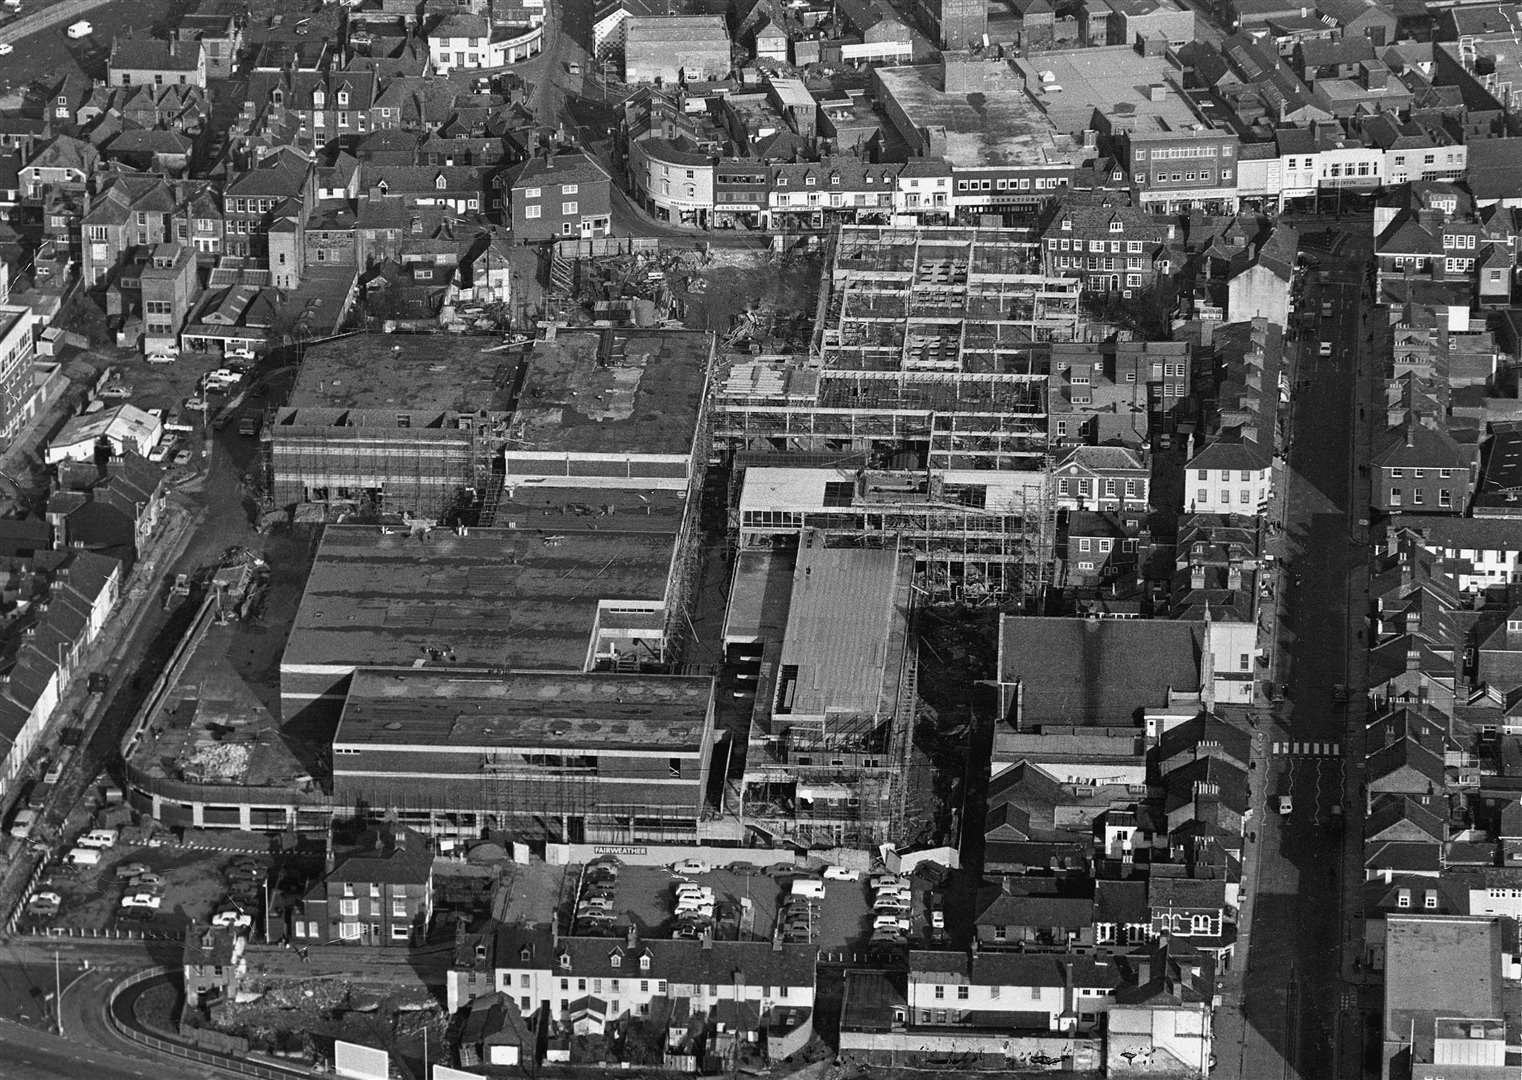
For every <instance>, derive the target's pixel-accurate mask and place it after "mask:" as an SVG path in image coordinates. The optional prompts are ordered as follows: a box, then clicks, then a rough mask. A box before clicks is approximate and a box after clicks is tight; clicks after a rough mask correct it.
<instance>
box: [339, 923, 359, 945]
mask: <svg viewBox="0 0 1522 1080" xmlns="http://www.w3.org/2000/svg"><path fill="white" fill-rule="evenodd" d="M338 936H339V937H341V938H343V939H344V940H345V941H358V940H359V923H357V922H345V923H339V924H338Z"/></svg>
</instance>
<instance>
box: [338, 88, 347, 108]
mask: <svg viewBox="0 0 1522 1080" xmlns="http://www.w3.org/2000/svg"><path fill="white" fill-rule="evenodd" d="M338 107H339V108H340V109H347V108H348V107H349V92H348V91H347V90H340V91H339V92H338Z"/></svg>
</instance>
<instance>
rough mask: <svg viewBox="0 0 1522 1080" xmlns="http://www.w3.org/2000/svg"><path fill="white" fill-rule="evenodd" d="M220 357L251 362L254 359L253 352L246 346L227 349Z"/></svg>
mask: <svg viewBox="0 0 1522 1080" xmlns="http://www.w3.org/2000/svg"><path fill="white" fill-rule="evenodd" d="M222 355H223V356H224V357H226V358H227V359H228V360H252V359H253V358H254V350H253V349H250V348H249V347H248V346H247V345H239V346H238V347H237V348H236V349H228V350H227V351H226V352H225V353H223V354H222Z"/></svg>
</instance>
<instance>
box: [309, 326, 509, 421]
mask: <svg viewBox="0 0 1522 1080" xmlns="http://www.w3.org/2000/svg"><path fill="white" fill-rule="evenodd" d="M498 340H499V339H497V338H494V337H492V338H486V337H463V336H457V335H451V334H429V335H426V336H423V335H417V336H413V335H408V334H348V335H345V336H343V337H339V338H334V339H331V340H329V341H323V342H319V343H318V344H315V345H309V346H307V348H306V350H305V352H304V353H303V355H302V361H301V368H300V371H299V373H298V374H297V376H296V384H295V386H294V387H292V388H291V396H290V401H289V404H290V405H291V406H292V407H293V408H325V409H385V410H388V411H396V410H399V409H400V410H404V411H406V412H411V413H424V412H459V413H471V414H474V413H476V412H479V411H481V410H483V409H485V410H489V411H491V412H511V411H512V408H513V396H514V393H515V391H516V388H517V385H518V382H519V380H520V378H521V373H522V367H523V364H522V354H521V353H519V352H516V351H513V352H508V351H505V350H501V349H499V348H497V347H496V346H497V343H498Z"/></svg>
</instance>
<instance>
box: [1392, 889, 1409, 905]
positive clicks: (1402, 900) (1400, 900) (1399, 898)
mask: <svg viewBox="0 0 1522 1080" xmlns="http://www.w3.org/2000/svg"><path fill="white" fill-rule="evenodd" d="M1395 906H1396V907H1400V908H1408V907H1410V906H1411V890H1410V889H1402V890H1401V891H1400V892H1398V893H1396V894H1395Z"/></svg>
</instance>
